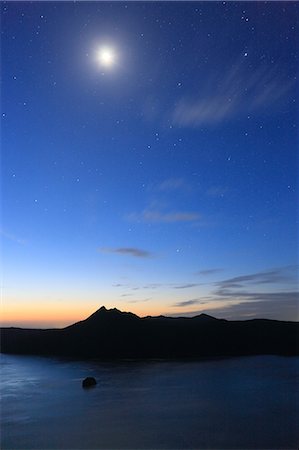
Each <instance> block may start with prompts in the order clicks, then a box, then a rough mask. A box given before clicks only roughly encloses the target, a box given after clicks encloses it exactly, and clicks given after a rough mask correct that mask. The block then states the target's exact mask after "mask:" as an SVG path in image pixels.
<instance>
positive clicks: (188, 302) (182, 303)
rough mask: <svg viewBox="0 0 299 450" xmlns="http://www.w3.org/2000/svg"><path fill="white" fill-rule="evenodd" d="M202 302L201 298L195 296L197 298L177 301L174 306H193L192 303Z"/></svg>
mask: <svg viewBox="0 0 299 450" xmlns="http://www.w3.org/2000/svg"><path fill="white" fill-rule="evenodd" d="M199 302H200V300H198V299H197V298H195V299H193V300H185V301H182V302H177V303H174V304H173V305H172V306H175V307H177V308H182V307H183V308H184V307H186V306H191V305H196V304H198V303H199Z"/></svg>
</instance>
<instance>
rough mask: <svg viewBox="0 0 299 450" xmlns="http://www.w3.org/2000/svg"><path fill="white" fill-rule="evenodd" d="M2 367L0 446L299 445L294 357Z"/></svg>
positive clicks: (38, 361)
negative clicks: (87, 384) (86, 381)
mask: <svg viewBox="0 0 299 450" xmlns="http://www.w3.org/2000/svg"><path fill="white" fill-rule="evenodd" d="M1 362H2V364H1V366H2V368H1V400H2V406H1V448H2V449H39V450H42V449H96V448H97V449H100V448H106V449H108V448H115V449H116V448H117V449H145V448H147V449H164V448H165V449H166V448H167V449H175V448H176V449H178V448H179V449H184V448H193V449H195V448H196V449H204V448H206V449H212V448H217V449H226V448H227V449H233V448H237V449H245V448H247V449H248V448H256V449H266V448H271V449H278V448H293V449H295V448H298V446H299V430H298V425H297V424H298V423H299V403H298V401H299V398H298V391H299V390H298V386H299V383H298V381H299V380H298V374H299V358H283V357H273V356H266V357H265V356H259V357H250V358H239V359H237V358H236V359H226V360H212V361H211V360H209V361H202V362H186V363H182V362H147V363H140V362H121V363H99V362H78V361H70V360H63V359H54V358H40V357H29V356H11V355H2V356H1ZM89 375H91V376H94V377H95V378H96V379H97V380H98V384H97V386H96V387H95V388H92V389H90V390H83V389H82V388H81V381H82V379H83V378H85V377H86V376H89Z"/></svg>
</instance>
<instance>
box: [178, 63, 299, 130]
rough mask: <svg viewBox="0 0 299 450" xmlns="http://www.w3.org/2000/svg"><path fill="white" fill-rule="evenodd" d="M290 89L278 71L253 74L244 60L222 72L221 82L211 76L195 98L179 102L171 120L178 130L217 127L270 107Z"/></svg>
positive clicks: (261, 71) (289, 83)
mask: <svg viewBox="0 0 299 450" xmlns="http://www.w3.org/2000/svg"><path fill="white" fill-rule="evenodd" d="M293 85H294V83H293V82H289V81H288V79H287V78H286V76H285V77H283V76H282V75H281V70H279V67H272V68H271V69H269V67H267V66H261V67H260V68H258V69H256V70H254V71H253V70H252V69H250V67H249V66H248V65H247V61H246V58H245V57H244V58H242V59H240V60H239V61H237V62H235V64H234V65H232V66H231V67H230V68H229V69H227V70H226V71H224V74H223V76H222V79H221V80H219V74H215V76H214V77H213V76H212V77H210V78H209V80H207V82H206V84H204V85H202V86H201V87H200V89H199V93H198V94H196V93H193V95H192V97H184V98H181V99H179V100H178V101H177V103H176V107H175V109H174V111H173V113H172V120H173V122H174V123H175V124H178V125H181V126H193V127H197V126H203V125H214V124H218V123H220V122H223V121H225V120H229V119H231V118H233V117H236V116H238V115H240V114H251V113H253V112H258V111H262V110H263V109H264V108H267V107H269V106H272V107H274V106H275V104H276V103H278V101H279V100H281V99H282V98H283V97H284V96H285V95H286V94H287V93H288V91H289V90H290V89H291V87H292V86H293ZM194 97H195V100H194ZM196 97H197V98H196Z"/></svg>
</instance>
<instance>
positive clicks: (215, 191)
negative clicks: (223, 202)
mask: <svg viewBox="0 0 299 450" xmlns="http://www.w3.org/2000/svg"><path fill="white" fill-rule="evenodd" d="M228 191H229V189H228V188H227V187H225V186H212V187H210V188H209V189H208V190H207V195H208V196H209V197H213V198H217V197H220V198H222V197H224V196H225V194H227V192H228Z"/></svg>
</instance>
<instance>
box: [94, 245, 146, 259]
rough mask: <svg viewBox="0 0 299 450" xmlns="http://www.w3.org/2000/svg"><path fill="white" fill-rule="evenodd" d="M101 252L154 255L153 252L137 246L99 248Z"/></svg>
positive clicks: (135, 256)
mask: <svg viewBox="0 0 299 450" xmlns="http://www.w3.org/2000/svg"><path fill="white" fill-rule="evenodd" d="M99 252H101V253H113V254H118V255H124V256H133V257H134V258H150V257H151V256H152V253H151V252H148V251H147V250H142V249H140V248H135V247H120V248H109V247H103V248H100V249H99Z"/></svg>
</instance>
